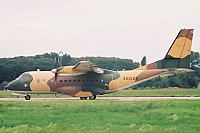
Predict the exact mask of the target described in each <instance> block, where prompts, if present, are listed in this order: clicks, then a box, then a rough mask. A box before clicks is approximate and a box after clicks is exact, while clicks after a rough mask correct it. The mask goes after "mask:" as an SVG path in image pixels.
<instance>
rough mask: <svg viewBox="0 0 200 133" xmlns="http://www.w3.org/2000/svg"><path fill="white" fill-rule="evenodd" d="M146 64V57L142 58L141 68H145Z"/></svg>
mask: <svg viewBox="0 0 200 133" xmlns="http://www.w3.org/2000/svg"><path fill="white" fill-rule="evenodd" d="M146 64H147V59H146V56H144V57H143V58H142V60H141V66H145V65H146Z"/></svg>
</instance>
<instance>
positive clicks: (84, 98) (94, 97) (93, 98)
mask: <svg viewBox="0 0 200 133" xmlns="http://www.w3.org/2000/svg"><path fill="white" fill-rule="evenodd" d="M80 99H81V100H86V99H87V97H80ZM89 99H90V100H95V99H96V95H94V96H91V97H89Z"/></svg>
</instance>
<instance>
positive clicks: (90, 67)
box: [73, 61, 103, 73]
mask: <svg viewBox="0 0 200 133" xmlns="http://www.w3.org/2000/svg"><path fill="white" fill-rule="evenodd" d="M73 69H75V70H79V71H93V72H95V73H103V70H102V69H101V68H98V67H97V66H96V65H95V64H94V63H92V62H90V61H80V62H79V63H77V64H76V65H75V66H74V67H73Z"/></svg>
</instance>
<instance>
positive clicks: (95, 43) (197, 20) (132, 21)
mask: <svg viewBox="0 0 200 133" xmlns="http://www.w3.org/2000/svg"><path fill="white" fill-rule="evenodd" d="M181 28H194V29H195V30H194V36H193V46H192V50H193V51H197V52H200V1H199V0H166V1H163V0H0V57H1V58H3V57H14V56H24V55H25V56H27V55H36V54H43V53H50V52H59V51H63V52H64V53H67V54H70V55H71V56H72V57H82V56H103V57H119V58H128V59H133V60H134V61H139V62H140V61H141V59H142V57H143V56H147V62H148V63H150V62H153V61H155V60H158V59H161V58H163V57H164V56H165V54H166V52H167V51H168V49H169V47H170V45H171V43H172V42H173V41H174V38H175V37H176V35H177V34H178V32H179V30H180V29H181Z"/></svg>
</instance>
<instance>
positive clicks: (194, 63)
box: [190, 51, 200, 70]
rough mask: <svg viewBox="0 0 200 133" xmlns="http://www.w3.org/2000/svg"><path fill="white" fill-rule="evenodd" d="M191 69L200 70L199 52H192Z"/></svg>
mask: <svg viewBox="0 0 200 133" xmlns="http://www.w3.org/2000/svg"><path fill="white" fill-rule="evenodd" d="M190 68H191V69H192V70H196V69H198V68H200V55H199V52H193V51H191V55H190Z"/></svg>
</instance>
